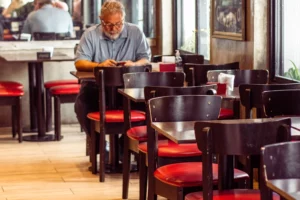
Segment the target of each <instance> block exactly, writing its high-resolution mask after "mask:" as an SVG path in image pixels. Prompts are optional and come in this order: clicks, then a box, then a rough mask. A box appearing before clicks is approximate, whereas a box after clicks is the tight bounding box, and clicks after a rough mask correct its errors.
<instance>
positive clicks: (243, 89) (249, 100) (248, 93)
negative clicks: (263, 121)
mask: <svg viewBox="0 0 300 200" xmlns="http://www.w3.org/2000/svg"><path fill="white" fill-rule="evenodd" d="M286 89H300V83H291V84H242V85H240V86H239V92H240V102H241V104H242V105H243V106H244V107H245V118H251V117H252V108H256V109H257V116H258V117H265V114H264V112H263V109H262V108H263V105H264V104H263V98H262V93H263V92H264V91H268V90H286Z"/></svg>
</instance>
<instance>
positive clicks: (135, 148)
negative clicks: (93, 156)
mask: <svg viewBox="0 0 300 200" xmlns="http://www.w3.org/2000/svg"><path fill="white" fill-rule="evenodd" d="M168 73H170V72H168ZM172 73H173V72H171V73H170V74H172ZM175 73H176V72H175ZM180 74H183V73H180ZM125 76H130V74H125V75H124V78H125ZM164 76H165V75H164ZM149 77H150V76H149ZM161 77H163V76H161ZM144 79H145V78H144ZM165 79H166V78H165ZM142 80H143V79H142ZM150 80H152V79H150ZM183 80H184V76H182V77H181V78H178V77H177V78H176V79H174V78H171V79H170V80H169V81H170V83H172V84H169V85H170V86H176V85H177V84H179V85H181V86H182V85H183ZM131 82H132V81H131ZM151 83H152V85H154V84H153V83H154V82H151ZM176 83H177V84H176ZM137 84H138V83H137ZM148 85H151V84H150V83H149V84H148ZM160 85H166V82H165V83H164V84H160ZM215 88H216V85H207V86H198V87H168V86H146V87H145V89H144V94H145V99H144V100H145V102H148V100H149V99H151V98H153V97H160V96H172V95H184V94H207V93H209V92H210V91H211V89H215ZM147 119H149V117H148V118H147ZM147 138H148V135H147V127H146V126H138V127H133V128H131V129H129V130H128V131H127V138H126V140H129V150H130V151H132V152H136V153H140V157H139V158H140V159H139V170H140V176H139V178H140V199H146V188H147V166H146V156H147V145H146V144H145V143H143V144H142V145H139V144H141V143H142V142H146V141H147ZM159 138H160V139H166V138H164V137H159ZM165 141H166V140H164V141H163V142H162V143H160V144H159V146H161V145H164V146H165V147H166V146H167V145H166V142H165ZM127 143H128V142H125V145H124V147H125V148H124V155H125V152H126V149H127V151H128V147H126V146H127V145H126V144H127ZM182 146H184V145H182ZM182 146H178V145H177V146H176V145H173V146H172V147H173V149H174V148H176V147H181V148H182ZM185 147H186V149H185V150H186V151H185V152H187V151H188V150H190V149H188V146H185ZM140 148H141V149H142V151H139V149H140ZM164 150H167V149H166V148H164ZM169 152H172V151H169ZM179 152H180V150H179V148H178V149H177V151H176V152H175V151H173V152H172V153H171V154H172V155H173V157H175V154H177V155H179ZM181 152H182V150H181ZM194 152H195V151H194ZM196 153H199V152H198V151H197V152H196ZM171 154H169V155H171ZM190 155H191V153H190V154H189V155H188V154H186V157H189V156H190ZM127 157H128V155H127ZM127 157H125V156H124V158H125V159H124V162H126V160H127V159H126V158H127ZM168 160H170V158H169V159H168ZM178 160H179V159H177V160H176V161H178ZM168 162H170V161H168ZM123 170H124V171H125V172H124V174H123V175H126V174H128V173H129V169H128V167H126V165H125V163H123ZM125 178H126V179H125ZM125 180H126V182H125ZM128 181H129V177H128V176H125V177H124V178H123V199H127V197H128V186H127V185H128ZM125 183H126V184H125ZM125 192H126V193H125ZM124 194H126V195H124Z"/></svg>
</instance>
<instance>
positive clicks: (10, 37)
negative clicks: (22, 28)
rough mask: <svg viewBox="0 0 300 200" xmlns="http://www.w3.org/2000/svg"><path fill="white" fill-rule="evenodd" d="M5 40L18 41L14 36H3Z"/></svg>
mask: <svg viewBox="0 0 300 200" xmlns="http://www.w3.org/2000/svg"><path fill="white" fill-rule="evenodd" d="M3 40H16V39H15V38H14V37H13V35H12V34H3Z"/></svg>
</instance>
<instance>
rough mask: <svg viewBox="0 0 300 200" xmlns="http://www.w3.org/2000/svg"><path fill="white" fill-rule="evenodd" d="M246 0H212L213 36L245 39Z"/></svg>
mask: <svg viewBox="0 0 300 200" xmlns="http://www.w3.org/2000/svg"><path fill="white" fill-rule="evenodd" d="M245 1H246V0H212V23H211V30H212V31H211V34H212V37H213V38H224V39H230V40H245V27H246V24H245V23H246V15H245V10H246V8H245V7H246V5H245Z"/></svg>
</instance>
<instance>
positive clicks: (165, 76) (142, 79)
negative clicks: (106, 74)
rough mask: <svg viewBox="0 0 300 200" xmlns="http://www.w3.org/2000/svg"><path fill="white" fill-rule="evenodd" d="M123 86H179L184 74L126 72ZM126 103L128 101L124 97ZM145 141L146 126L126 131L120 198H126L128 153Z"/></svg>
mask: <svg viewBox="0 0 300 200" xmlns="http://www.w3.org/2000/svg"><path fill="white" fill-rule="evenodd" d="M123 79H124V87H125V88H144V87H145V86H177V87H179V86H181V87H183V85H184V79H185V75H184V73H181V72H151V73H144V72H141V73H126V74H124V75H123ZM126 101H127V102H126V103H127V104H128V105H130V101H129V100H128V99H127V98H126ZM128 123H129V124H130V122H128ZM144 141H147V127H146V126H145V125H144V126H135V127H132V128H130V129H129V130H127V131H126V134H125V138H124V155H123V192H122V198H123V199H127V198H128V187H129V175H130V163H131V162H130V157H131V156H130V155H131V153H136V154H138V144H139V143H140V142H144Z"/></svg>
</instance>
